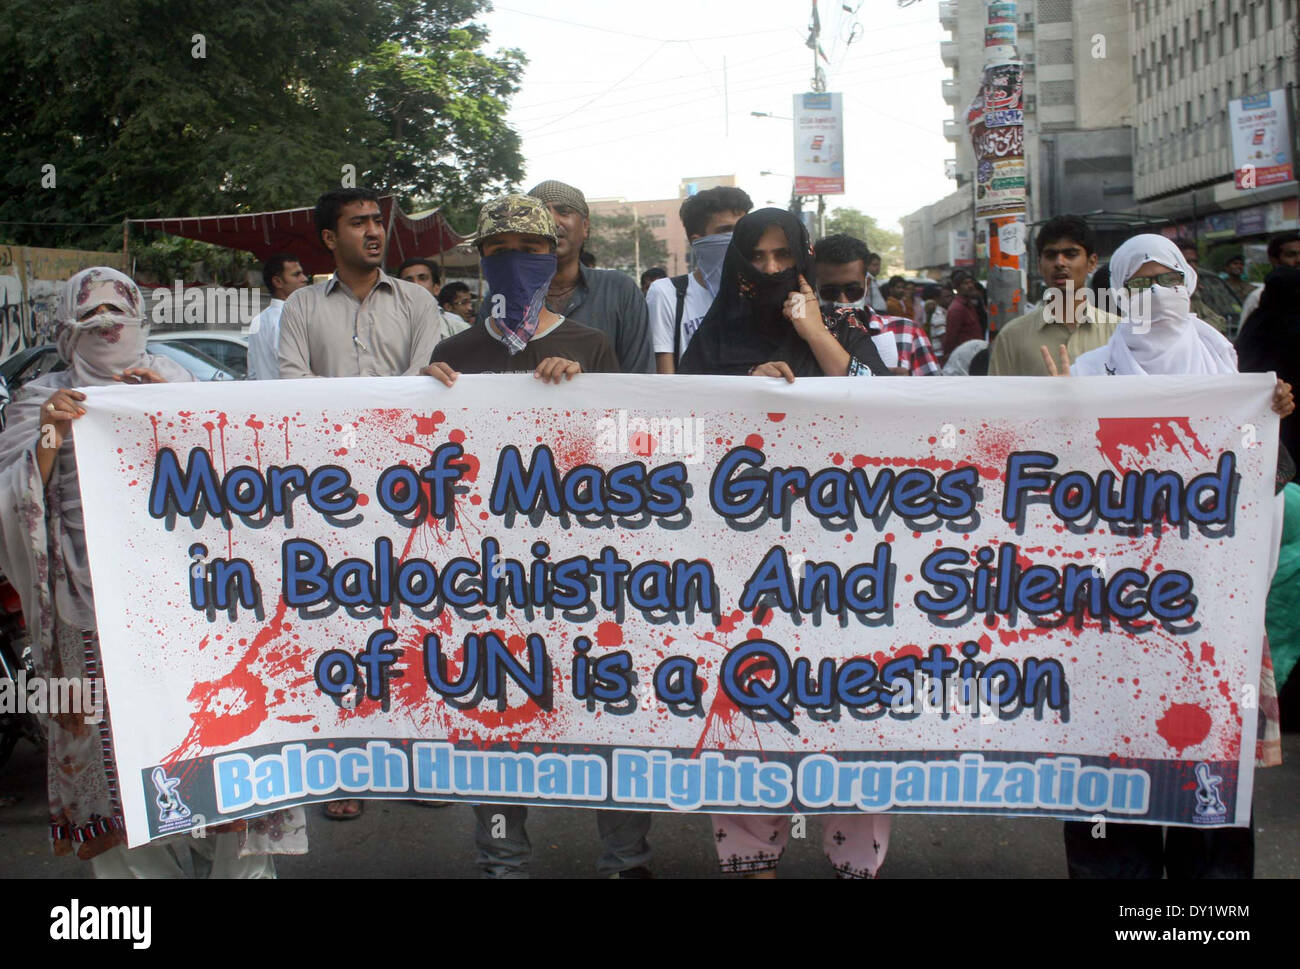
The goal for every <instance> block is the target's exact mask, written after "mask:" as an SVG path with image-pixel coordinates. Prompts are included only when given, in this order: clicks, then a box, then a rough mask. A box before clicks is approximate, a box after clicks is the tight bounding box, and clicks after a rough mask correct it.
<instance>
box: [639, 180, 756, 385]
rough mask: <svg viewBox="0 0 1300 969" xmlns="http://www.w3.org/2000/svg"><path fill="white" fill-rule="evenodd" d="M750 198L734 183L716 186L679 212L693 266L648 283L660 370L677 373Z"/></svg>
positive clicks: (652, 334)
mask: <svg viewBox="0 0 1300 969" xmlns="http://www.w3.org/2000/svg"><path fill="white" fill-rule="evenodd" d="M753 207H754V203H753V202H752V201H751V200H750V198H749V196H748V195H746V194H745V193H744V192H743V191H741V190H740V189H738V188H731V187H729V186H719V187H718V188H711V189H707V190H706V191H703V192H699V193H698V194H696V195H692V196H691V197H690V198H688V199H687V200H686V201H685V202H683V203H682V207H681V209H680V210H679V212H678V214H679V215H680V216H681V220H682V225H683V226H684V227H685V229H686V238H687V239H689V240H690V243H691V262H692V263H693V264H694V267H695V269H694V271H693V272H691V273H690V274H689V275H686V276H674V277H673V278H672V279H661V280H658V281H657V282H655V283H653V284H651V286H650V289H649V291H648V292H647V293H646V303H647V304H648V305H649V307H650V341H651V344H652V345H653V347H654V353H655V368H656V369H657V370H658V372H659V373H676V372H677V362H678V361H679V360H681V358H682V354H683V353H685V352H686V347H687V345H688V344H689V343H690V342H691V337H693V336H694V335H695V331H696V330H697V329H699V326H700V322H701V321H702V320H703V319H704V316H705V314H706V313H708V312H709V307H710V306H712V305H713V298H714V297H715V296H717V294H718V286H719V283H720V281H721V279H722V261H723V258H724V257H725V256H726V254H727V247H728V246H729V245H731V232H732V230H733V229H734V228H735V227H736V223H737V222H739V221H740V220H741V219H742V218H744V217H745V215H746V214H747V213H748V212H749V210H750V209H752V208H753Z"/></svg>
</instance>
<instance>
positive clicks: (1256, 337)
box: [1237, 266, 1300, 458]
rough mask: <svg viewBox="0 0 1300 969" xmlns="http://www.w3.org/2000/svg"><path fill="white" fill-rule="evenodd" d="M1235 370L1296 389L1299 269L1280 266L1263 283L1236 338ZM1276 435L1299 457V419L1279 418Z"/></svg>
mask: <svg viewBox="0 0 1300 969" xmlns="http://www.w3.org/2000/svg"><path fill="white" fill-rule="evenodd" d="M1237 369H1238V370H1239V371H1241V372H1242V373H1268V372H1269V371H1273V372H1275V373H1276V374H1277V377H1278V379H1279V380H1284V381H1286V382H1287V383H1289V384H1291V386H1293V387H1300V269H1293V268H1290V267H1286V266H1282V267H1279V268H1277V269H1274V270H1273V271H1272V272H1271V273H1269V274H1268V278H1267V279H1265V280H1264V292H1263V294H1262V295H1261V296H1260V300H1259V309H1257V310H1255V312H1254V313H1252V314H1250V319H1248V320H1246V321H1245V322H1244V325H1243V326H1242V328H1241V335H1240V336H1238V337H1237ZM1279 434H1280V437H1281V439H1282V444H1283V445H1284V446H1285V447H1286V449H1287V450H1288V451H1290V452H1291V456H1292V457H1293V458H1294V457H1295V456H1296V455H1300V417H1298V416H1297V415H1295V414H1292V415H1291V416H1290V417H1286V418H1283V419H1282V424H1281V427H1280V432H1279Z"/></svg>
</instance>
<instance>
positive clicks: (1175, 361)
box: [1070, 234, 1237, 376]
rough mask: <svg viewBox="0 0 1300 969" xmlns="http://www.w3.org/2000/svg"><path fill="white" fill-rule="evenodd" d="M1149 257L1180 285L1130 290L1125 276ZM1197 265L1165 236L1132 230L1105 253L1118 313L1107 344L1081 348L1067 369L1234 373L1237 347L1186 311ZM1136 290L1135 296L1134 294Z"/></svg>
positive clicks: (1084, 373)
mask: <svg viewBox="0 0 1300 969" xmlns="http://www.w3.org/2000/svg"><path fill="white" fill-rule="evenodd" d="M1148 262H1156V263H1159V264H1160V265H1162V266H1167V267H1168V268H1170V269H1176V270H1178V271H1179V272H1181V273H1182V274H1183V280H1184V283H1183V285H1181V286H1152V287H1151V289H1150V290H1148V291H1147V292H1146V293H1138V294H1131V293H1130V292H1129V290H1128V289H1127V287H1126V285H1125V284H1126V283H1127V282H1128V281H1129V279H1130V278H1131V277H1132V276H1133V274H1134V273H1136V272H1137V271H1138V270H1139V269H1141V268H1142V266H1144V265H1145V264H1146V263H1148ZM1196 279H1197V277H1196V270H1195V269H1193V268H1192V267H1191V266H1190V265H1189V264H1188V262H1187V260H1186V259H1184V258H1183V254H1182V252H1181V251H1180V250H1179V248H1178V246H1176V245H1175V244H1174V243H1173V242H1172V241H1171V240H1169V239H1166V238H1165V237H1164V236H1159V235H1153V234H1147V235H1140V236H1134V237H1133V238H1132V239H1129V240H1128V241H1127V242H1125V243H1124V244H1123V245H1122V246H1120V247H1119V248H1118V249H1116V250H1115V254H1114V255H1113V256H1111V258H1110V282H1111V291H1112V292H1113V293H1114V294H1115V297H1116V305H1118V307H1119V310H1120V314H1121V316H1122V317H1123V319H1122V321H1121V323H1120V325H1119V328H1118V329H1116V331H1115V335H1114V336H1112V337H1111V338H1110V342H1109V343H1108V344H1106V346H1104V347H1101V348H1100V349H1097V350H1092V351H1090V352H1088V353H1085V354H1083V355H1082V356H1081V357H1079V359H1078V360H1076V361H1075V363H1074V366H1073V367H1071V368H1070V372H1071V373H1074V374H1076V375H1080V376H1093V375H1099V374H1127V375H1144V374H1211V373H1236V372H1237V353H1236V351H1235V350H1233V348H1232V344H1231V343H1229V342H1228V340H1227V338H1226V337H1224V336H1223V334H1221V333H1219V331H1218V330H1216V329H1214V327H1212V326H1210V325H1209V324H1208V323H1206V322H1205V321H1204V320H1201V319H1200V318H1198V317H1197V316H1195V315H1194V314H1193V313H1192V311H1191V300H1192V293H1194V292H1195V291H1196ZM1135 295H1136V299H1134V298H1133V297H1134V296H1135Z"/></svg>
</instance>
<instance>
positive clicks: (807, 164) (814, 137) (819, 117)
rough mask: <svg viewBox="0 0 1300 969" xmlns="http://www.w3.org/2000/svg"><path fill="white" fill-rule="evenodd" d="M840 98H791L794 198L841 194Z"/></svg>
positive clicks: (842, 172)
mask: <svg viewBox="0 0 1300 969" xmlns="http://www.w3.org/2000/svg"><path fill="white" fill-rule="evenodd" d="M843 104H844V101H843V96H842V95H839V94H831V93H829V92H823V93H820V94H818V93H811V94H796V95H795V96H794V194H795V195H843V194H844V108H843Z"/></svg>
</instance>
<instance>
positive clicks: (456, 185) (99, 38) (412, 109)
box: [0, 0, 525, 249]
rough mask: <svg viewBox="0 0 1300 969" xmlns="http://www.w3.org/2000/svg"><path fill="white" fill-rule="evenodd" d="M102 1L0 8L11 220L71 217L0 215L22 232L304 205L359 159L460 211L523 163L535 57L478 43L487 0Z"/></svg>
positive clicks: (12, 231) (49, 239)
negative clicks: (529, 75)
mask: <svg viewBox="0 0 1300 969" xmlns="http://www.w3.org/2000/svg"><path fill="white" fill-rule="evenodd" d="M104 9H105V7H104V5H103V4H101V3H94V2H90V0H74V2H70V3H60V4H51V3H48V2H47V0H10V2H9V3H8V4H7V9H6V14H5V17H4V18H3V22H0V85H3V88H4V90H5V92H6V109H5V111H4V112H3V114H2V115H0V153H3V157H4V158H5V162H6V164H5V166H4V170H3V171H2V172H0V189H2V190H0V220H9V221H10V222H11V223H13V222H54V223H61V224H64V225H65V226H66V227H61V228H60V227H52V226H31V225H14V224H10V225H6V226H0V231H3V230H8V231H6V233H5V234H6V235H7V236H9V237H10V238H12V240H13V241H14V242H17V243H24V244H32V245H52V246H76V247H80V248H96V249H97V248H116V246H117V245H119V244H120V240H121V228H120V223H121V220H122V218H123V217H126V216H130V217H147V216H159V215H208V214H215V213H224V212H241V211H258V210H264V209H277V208H292V207H296V206H300V205H310V204H312V203H314V202H315V200H316V198H317V197H318V196H319V195H320V194H321V192H323V191H325V190H326V189H327V188H329V187H331V186H336V185H339V184H340V183H341V181H343V179H344V178H345V176H346V175H347V173H349V172H355V184H357V185H364V186H368V187H371V188H375V189H377V190H380V191H386V192H394V193H396V194H397V195H399V196H401V197H402V200H403V202H404V203H405V204H410V203H412V202H417V201H421V200H434V201H435V203H437V204H442V203H450V204H451V205H453V206H460V207H468V206H470V205H471V204H472V203H474V202H477V201H479V200H480V198H481V196H482V195H485V194H489V193H497V192H499V191H502V190H504V189H506V188H508V187H510V186H512V185H513V184H515V183H516V182H517V181H518V180H519V179H520V178H521V177H522V156H521V153H520V148H519V137H518V135H517V134H516V133H515V132H514V131H512V130H511V129H510V128H509V127H508V126H507V125H506V123H505V115H506V111H507V110H508V102H509V98H510V97H511V96H512V95H513V94H514V93H515V92H516V91H517V90H518V78H519V77H520V75H521V73H522V70H523V66H524V63H525V59H524V56H523V54H522V53H521V52H519V51H516V50H506V51H498V52H496V53H494V54H489V53H487V52H485V51H484V50H483V49H482V48H483V45H484V44H485V42H486V41H487V31H486V29H485V28H483V27H482V26H481V25H479V24H476V23H474V22H473V18H474V17H475V16H476V15H478V14H479V13H481V12H483V11H484V10H486V9H488V3H487V0H300V2H299V3H296V4H293V5H292V6H290V7H283V8H281V7H276V6H275V5H269V4H266V3H265V2H262V0H220V2H216V0H198V2H194V3H187V4H177V3H174V2H168V0H117V2H115V3H114V4H112V11H113V17H112V21H111V22H106V21H105V19H104ZM50 165H52V166H53V174H54V179H55V182H56V185H55V187H53V188H43V187H42V185H41V179H42V173H43V172H48V171H50V169H48V168H46V167H45V166H50ZM345 166H351V167H345ZM70 223H99V224H98V225H71V224H70ZM105 223H108V225H106V224H105Z"/></svg>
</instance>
